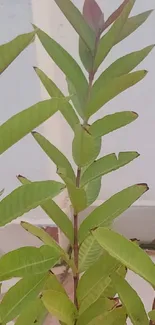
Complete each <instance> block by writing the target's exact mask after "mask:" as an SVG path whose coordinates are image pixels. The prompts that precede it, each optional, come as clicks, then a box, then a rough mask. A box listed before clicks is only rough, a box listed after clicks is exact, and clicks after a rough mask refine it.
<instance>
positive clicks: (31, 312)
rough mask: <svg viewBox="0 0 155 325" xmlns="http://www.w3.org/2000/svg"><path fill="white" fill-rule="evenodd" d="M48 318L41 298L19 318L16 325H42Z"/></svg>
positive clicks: (31, 304)
mask: <svg viewBox="0 0 155 325" xmlns="http://www.w3.org/2000/svg"><path fill="white" fill-rule="evenodd" d="M45 316H46V309H45V307H44V305H43V303H42V301H41V299H40V298H37V299H35V300H34V301H32V302H31V303H30V304H28V305H27V306H26V308H25V309H24V310H23V311H22V313H21V314H20V315H19V317H18V318H17V320H16V322H15V325H34V324H36V325H42V324H43V321H44V318H45Z"/></svg>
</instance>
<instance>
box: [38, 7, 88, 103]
mask: <svg viewBox="0 0 155 325" xmlns="http://www.w3.org/2000/svg"><path fill="white" fill-rule="evenodd" d="M69 2H70V1H69ZM37 36H38V37H39V39H40V41H41V43H42V45H43V46H44V48H45V50H46V51H47V53H48V54H49V56H50V57H51V58H52V59H53V61H54V62H55V63H56V64H57V65H58V67H59V68H60V69H61V70H62V71H63V72H64V74H65V75H66V77H67V78H68V79H69V80H70V81H71V82H72V84H73V85H74V87H75V89H76V93H77V96H78V98H79V99H80V101H81V103H82V104H83V105H84V103H85V100H86V95H87V90H88V82H87V80H86V78H85V76H84V74H83V72H82V70H81V68H80V67H79V65H78V64H77V63H76V61H75V60H74V59H73V57H72V56H71V55H70V54H69V53H68V52H67V51H65V50H64V49H63V47H62V46H61V45H60V44H58V43H57V42H56V41H54V40H53V39H52V38H50V37H49V36H48V35H47V34H46V33H44V32H43V31H42V30H40V29H37Z"/></svg>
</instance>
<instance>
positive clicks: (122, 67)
mask: <svg viewBox="0 0 155 325" xmlns="http://www.w3.org/2000/svg"><path fill="white" fill-rule="evenodd" d="M153 48H154V45H150V46H147V47H145V48H143V49H142V50H140V51H136V52H132V53H130V54H127V55H125V56H123V57H121V58H119V59H118V60H116V61H115V62H113V63H112V64H111V65H110V66H109V67H108V68H107V69H106V70H105V71H104V72H103V73H102V74H101V75H100V77H99V79H98V80H97V84H98V85H101V84H102V85H104V84H105V83H106V82H108V81H109V80H110V79H113V78H117V77H120V76H122V75H124V74H127V73H129V72H131V71H132V70H133V69H134V68H136V67H137V65H139V64H140V62H141V61H143V60H144V59H145V58H146V56H147V55H148V54H149V53H150V52H151V51H152V49H153ZM96 88H97V86H96Z"/></svg>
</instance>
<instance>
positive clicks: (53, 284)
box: [44, 272, 67, 295]
mask: <svg viewBox="0 0 155 325" xmlns="http://www.w3.org/2000/svg"><path fill="white" fill-rule="evenodd" d="M44 290H54V291H58V292H61V293H63V294H65V295H67V294H66V291H65V289H64V287H63V286H62V285H61V283H60V282H59V280H58V279H57V277H56V275H55V274H54V273H52V272H51V273H50V275H49V277H48V279H47V281H46V283H45V285H44Z"/></svg>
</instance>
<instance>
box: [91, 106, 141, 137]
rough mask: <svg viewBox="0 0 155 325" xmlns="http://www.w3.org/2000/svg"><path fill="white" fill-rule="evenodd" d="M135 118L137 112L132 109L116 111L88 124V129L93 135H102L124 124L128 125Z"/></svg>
mask: <svg viewBox="0 0 155 325" xmlns="http://www.w3.org/2000/svg"><path fill="white" fill-rule="evenodd" d="M137 118H138V114H137V113H135V112H132V111H131V112H130V111H124V112H118V113H114V114H111V115H106V116H105V117H103V118H102V119H99V120H97V121H96V122H94V123H93V124H92V125H91V126H90V129H89V130H90V133H91V134H92V135H93V137H102V136H104V135H106V134H108V133H110V132H112V131H115V130H117V129H119V128H121V127H123V126H125V125H128V124H129V123H131V122H133V121H135V120H136V119H137Z"/></svg>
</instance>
